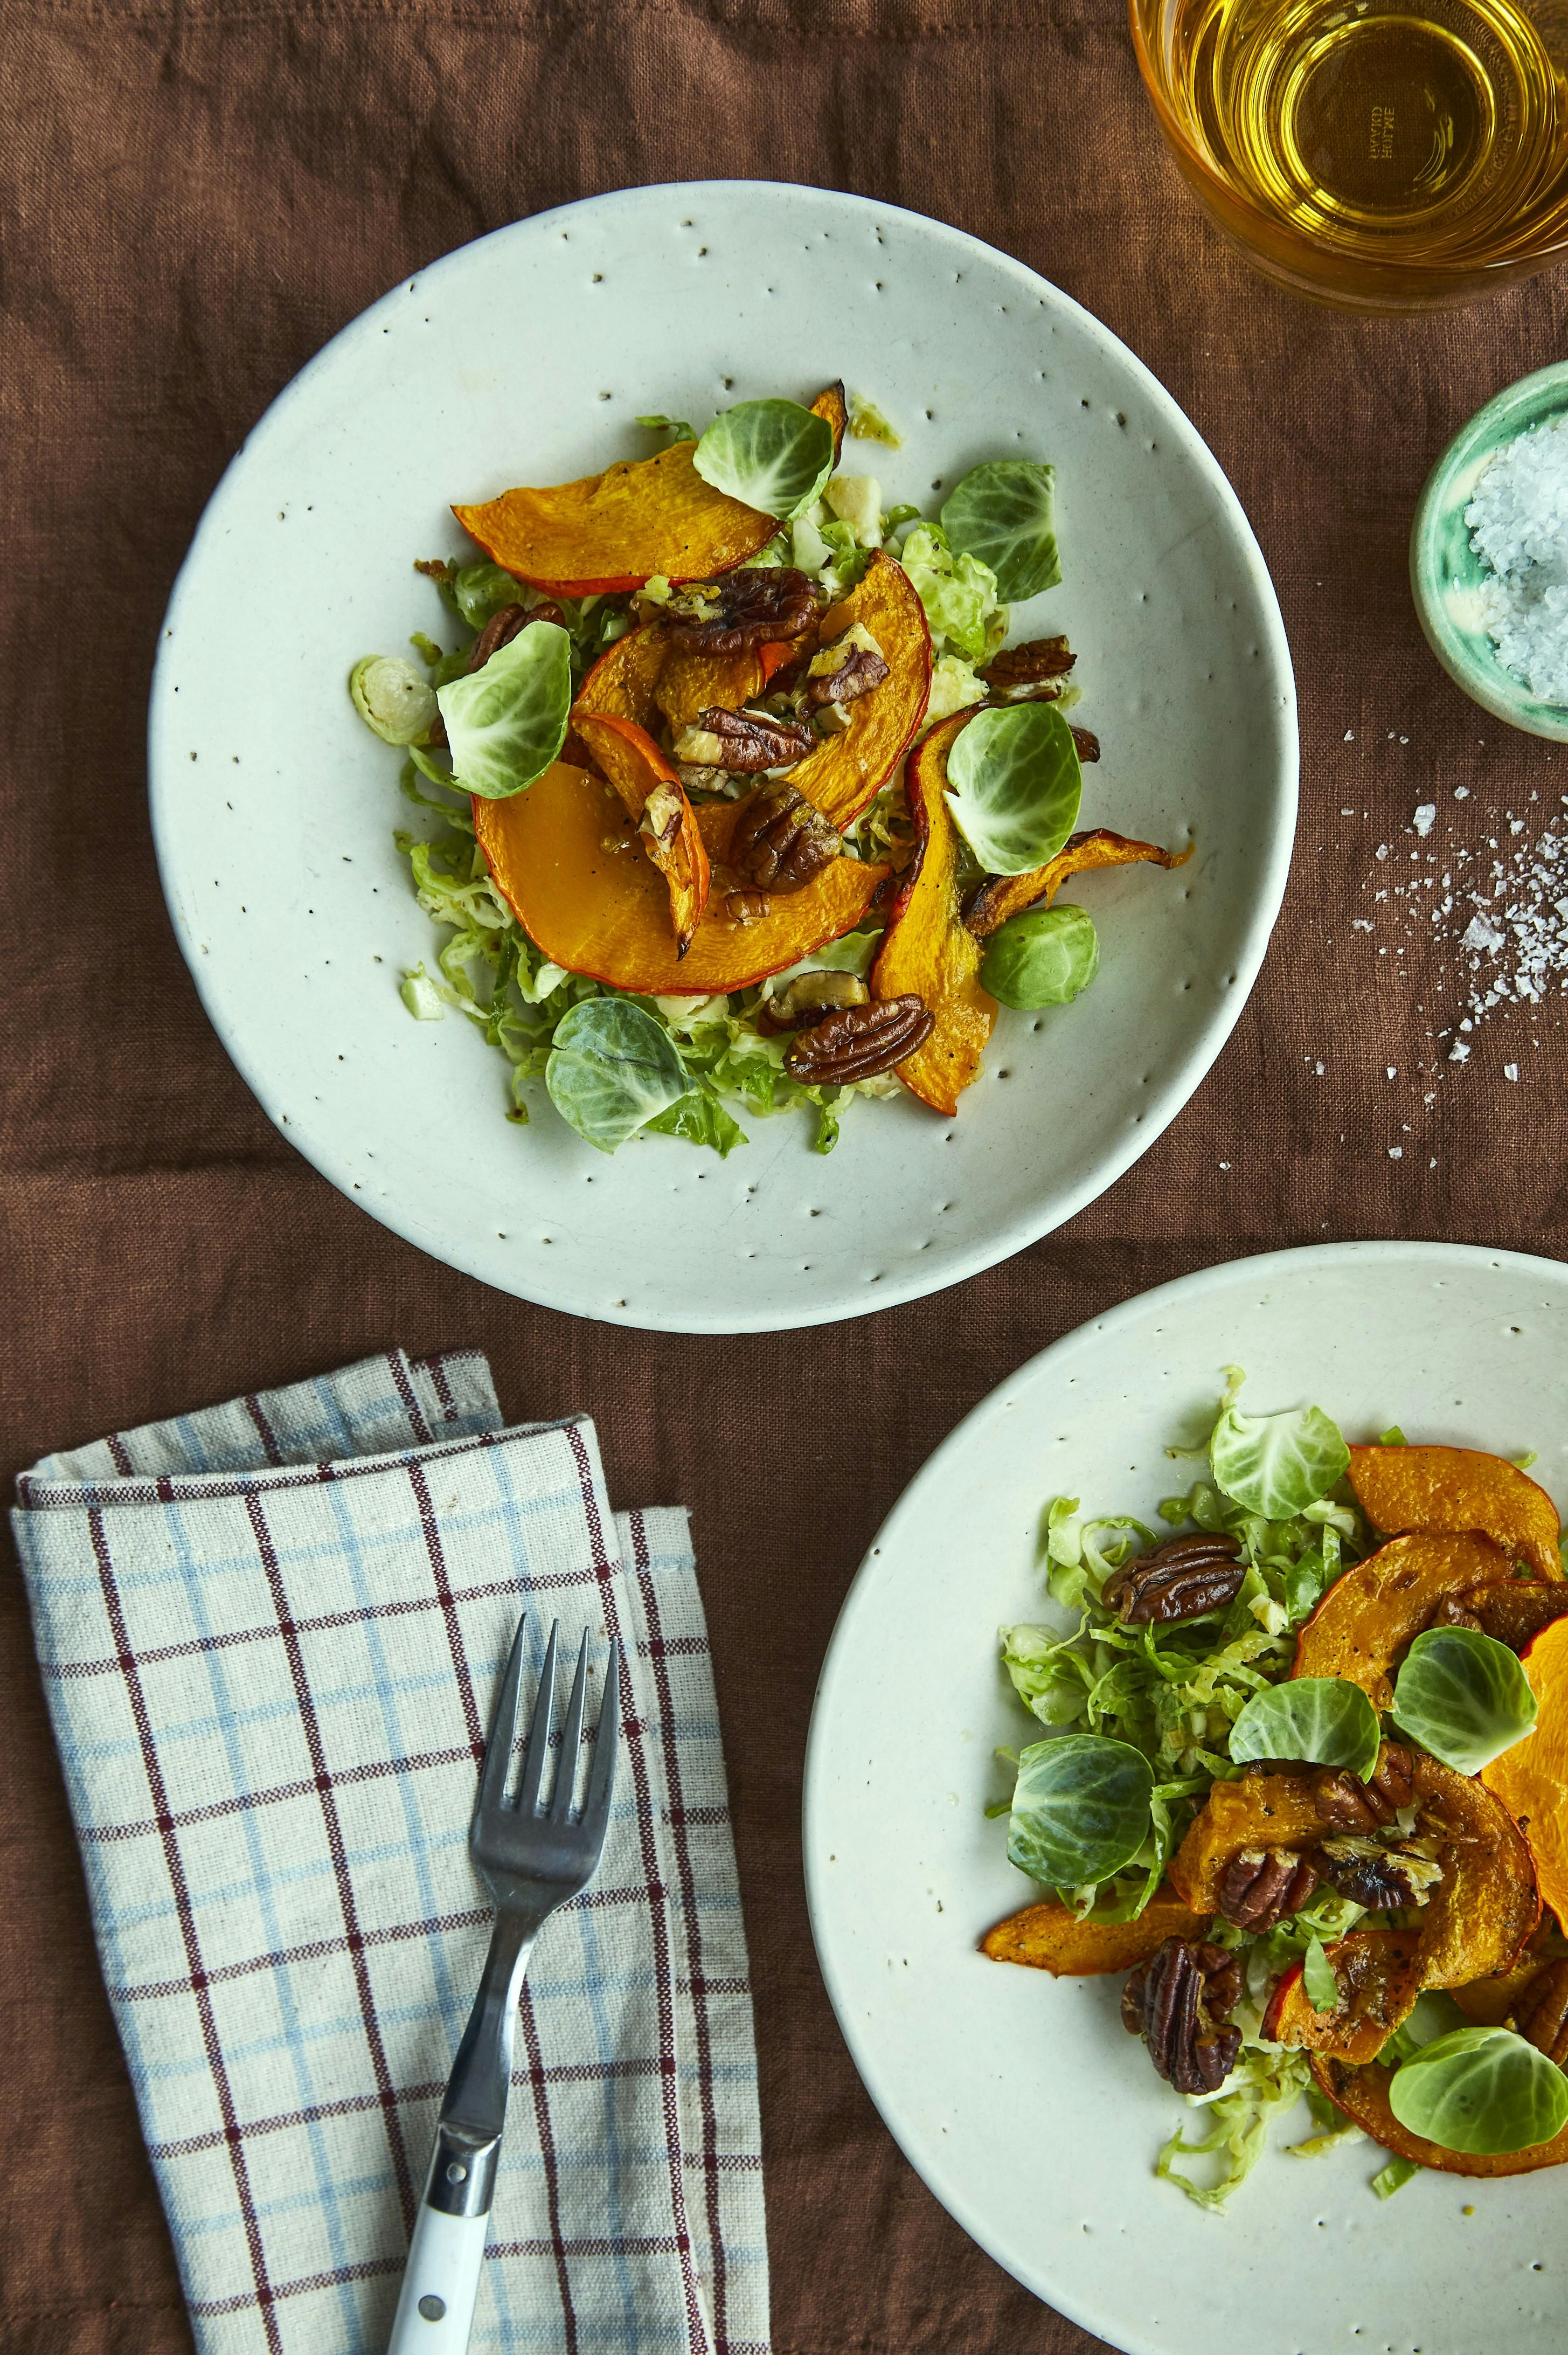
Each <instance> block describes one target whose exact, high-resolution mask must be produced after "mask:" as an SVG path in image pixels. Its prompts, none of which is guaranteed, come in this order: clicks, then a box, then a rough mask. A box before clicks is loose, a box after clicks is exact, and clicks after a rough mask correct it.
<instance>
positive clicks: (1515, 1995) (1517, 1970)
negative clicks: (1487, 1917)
mask: <svg viewBox="0 0 1568 2355" xmlns="http://www.w3.org/2000/svg"><path fill="white" fill-rule="evenodd" d="M1551 1918H1552V1917H1551V1915H1550V1914H1548V1915H1546V1916H1545V1917H1544V1920H1543V1922H1542V1926H1541V1929H1539V1930H1537V1932H1536V1934H1535V1935H1534V1937H1533V1938H1531V1942H1530V1944H1529V1945H1528V1946H1526V1948H1525V1950H1524V1952H1523V1954H1522V1955H1520V1958H1519V1960H1518V1962H1517V1963H1514V1964H1512V1965H1511V1966H1510V1967H1509V1969H1508V1970H1506V1971H1494V1972H1493V1973H1492V1975H1491V1977H1489V1978H1484V1979H1472V1980H1471V1981H1470V1984H1469V1986H1468V1987H1450V1989H1449V1990H1448V1991H1449V1993H1450V1995H1452V1997H1453V1998H1454V2000H1455V2002H1456V2004H1457V2005H1458V2007H1459V2009H1460V2010H1461V2011H1462V2012H1463V2013H1464V2014H1465V2017H1466V2018H1467V2019H1473V2020H1474V2021H1475V2022H1476V2024H1477V2027H1480V2028H1501V2027H1502V2026H1503V2024H1504V2023H1505V2021H1506V2020H1507V2019H1509V2015H1510V2014H1511V2012H1512V2010H1513V2008H1514V2005H1515V2004H1516V2003H1517V2002H1518V2001H1519V1998H1520V1996H1521V1995H1522V1994H1523V1993H1524V1991H1525V1988H1526V1987H1528V1986H1529V1985H1530V1983H1531V1979H1532V1978H1533V1977H1535V1974H1536V1972H1537V1971H1538V1970H1540V1968H1541V1965H1542V1963H1543V1962H1545V1961H1546V1960H1547V1959H1548V1956H1547V1955H1546V1953H1545V1952H1543V1946H1544V1945H1545V1939H1546V1935H1547V1929H1548V1925H1549V1924H1550V1922H1551Z"/></svg>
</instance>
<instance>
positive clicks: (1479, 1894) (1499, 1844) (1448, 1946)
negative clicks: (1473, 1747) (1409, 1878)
mask: <svg viewBox="0 0 1568 2355" xmlns="http://www.w3.org/2000/svg"><path fill="white" fill-rule="evenodd" d="M1412 1756H1413V1764H1414V1769H1415V1804H1416V1808H1417V1811H1418V1815H1419V1818H1420V1828H1421V1829H1422V1830H1423V1831H1427V1832H1430V1831H1436V1832H1440V1833H1441V1834H1442V1835H1443V1845H1442V1848H1441V1849H1439V1851H1438V1856H1437V1861H1438V1863H1439V1864H1440V1865H1441V1866H1442V1868H1443V1878H1442V1880H1441V1881H1437V1882H1436V1883H1435V1885H1434V1887H1433V1891H1432V1894H1431V1897H1430V1898H1429V1899H1428V1901H1427V1902H1426V1904H1425V1905H1424V1907H1423V1909H1422V1913H1421V1984H1422V1986H1423V1987H1468V1986H1469V1985H1470V1984H1471V1982H1472V1981H1473V1980H1476V1979H1484V1978H1489V1977H1491V1975H1492V1973H1493V1972H1494V1971H1506V1970H1509V1969H1511V1967H1512V1966H1513V1965H1514V1964H1515V1963H1516V1962H1517V1961H1518V1960H1519V1958H1520V1955H1522V1954H1523V1952H1524V1950H1525V1948H1526V1946H1527V1945H1529V1944H1530V1941H1531V1938H1532V1937H1533V1936H1534V1934H1535V1932H1536V1928H1537V1925H1538V1924H1539V1923H1540V1920H1541V1897H1540V1893H1539V1891H1538V1890H1537V1888H1536V1875H1535V1869H1534V1867H1533V1866H1532V1864H1531V1852H1530V1849H1528V1848H1527V1846H1526V1845H1525V1842H1524V1840H1523V1839H1522V1838H1520V1831H1519V1828H1518V1826H1517V1825H1516V1824H1515V1823H1514V1821H1513V1818H1512V1817H1511V1816H1510V1815H1509V1810H1508V1808H1507V1806H1504V1805H1503V1804H1502V1803H1501V1802H1500V1800H1499V1798H1498V1797H1496V1796H1494V1795H1493V1794H1492V1793H1491V1792H1490V1791H1488V1789H1487V1788H1486V1786H1485V1785H1484V1784H1481V1783H1477V1782H1475V1781H1473V1780H1472V1779H1471V1777H1470V1776H1469V1775H1467V1774H1456V1773H1455V1771H1454V1769H1453V1767H1452V1766H1444V1765H1441V1764H1439V1763H1438V1761H1437V1760H1436V1759H1435V1758H1429V1757H1428V1756H1427V1754H1426V1753H1425V1752H1424V1751H1423V1750H1417V1751H1414V1752H1413V1753H1412ZM1489 1771H1490V1770H1488V1772H1489ZM1559 1806H1561V1800H1559Z"/></svg>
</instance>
